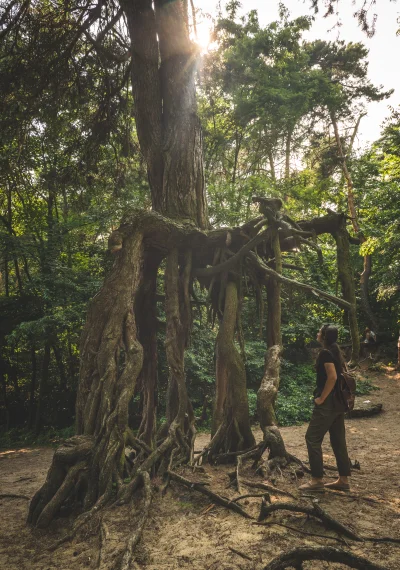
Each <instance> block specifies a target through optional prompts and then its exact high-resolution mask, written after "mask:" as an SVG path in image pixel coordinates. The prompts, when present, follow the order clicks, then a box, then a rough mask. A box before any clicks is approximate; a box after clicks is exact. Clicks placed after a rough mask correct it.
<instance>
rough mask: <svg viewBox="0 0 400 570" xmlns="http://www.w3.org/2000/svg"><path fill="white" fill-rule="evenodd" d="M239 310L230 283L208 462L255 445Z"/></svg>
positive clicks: (219, 338) (221, 330)
mask: <svg viewBox="0 0 400 570" xmlns="http://www.w3.org/2000/svg"><path fill="white" fill-rule="evenodd" d="M237 308H238V291H237V286H236V283H235V282H234V281H232V280H230V281H228V283H227V286H226V291H225V306H224V314H223V318H222V322H221V325H220V328H219V331H218V336H217V343H216V345H217V350H216V352H217V363H216V404H215V411H214V417H213V431H212V434H213V437H212V440H211V444H210V449H209V459H210V460H211V461H212V460H213V458H214V456H215V455H217V454H219V453H229V452H233V451H241V450H243V449H247V448H249V447H251V446H252V445H254V442H255V440H254V436H253V434H252V431H251V427H250V419H249V409H248V400H247V391H246V372H245V367H244V363H243V360H242V358H241V356H240V354H239V352H238V350H237V348H236V346H235V343H234V335H235V327H236V317H237Z"/></svg>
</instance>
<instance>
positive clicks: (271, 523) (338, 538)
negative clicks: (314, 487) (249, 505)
mask: <svg viewBox="0 0 400 570" xmlns="http://www.w3.org/2000/svg"><path fill="white" fill-rule="evenodd" d="M253 524H254V525H259V526H272V525H276V526H282V527H283V528H288V529H289V530H294V531H295V532H298V533H300V534H305V535H307V536H316V537H318V538H324V539H326V538H329V539H331V540H336V541H337V542H340V543H342V544H346V542H345V541H344V540H343V538H340V537H337V536H329V535H328V534H318V533H316V532H307V531H306V530H303V529H300V528H296V527H294V526H290V525H288V524H283V523H280V522H253Z"/></svg>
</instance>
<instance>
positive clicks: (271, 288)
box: [267, 231, 282, 348]
mask: <svg viewBox="0 0 400 570" xmlns="http://www.w3.org/2000/svg"><path fill="white" fill-rule="evenodd" d="M272 248H273V253H274V257H275V271H276V272H277V273H279V274H281V273H282V255H281V248H280V243H279V234H278V231H275V232H274V234H273V237H272ZM281 289H282V285H281V283H280V281H277V280H276V279H273V278H272V277H270V278H269V279H268V284H267V307H268V312H267V346H268V348H270V347H272V346H275V345H279V346H281V345H282V333H281V318H282V308H281Z"/></svg>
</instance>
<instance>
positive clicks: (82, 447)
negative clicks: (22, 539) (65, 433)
mask: <svg viewBox="0 0 400 570" xmlns="http://www.w3.org/2000/svg"><path fill="white" fill-rule="evenodd" d="M92 448H93V438H92V437H87V436H76V437H72V438H71V439H68V440H67V441H66V442H65V443H64V444H63V445H61V446H60V447H59V448H58V449H57V450H56V452H55V453H54V457H53V461H52V464H51V467H50V469H49V472H48V474H47V478H46V481H45V483H44V485H43V486H42V487H41V488H40V489H39V491H37V492H36V494H35V495H34V496H33V498H32V501H31V504H30V506H29V513H28V522H29V523H31V524H33V525H36V526H37V527H38V528H45V527H46V526H48V525H49V524H50V522H51V521H52V519H53V518H54V516H55V515H56V514H57V513H58V512H59V510H60V508H61V506H62V505H63V503H64V502H65V500H66V499H67V498H68V497H70V496H71V495H74V494H75V495H79V491H80V486H81V485H83V484H84V477H82V475H84V474H86V473H87V471H88V466H89V461H90V455H91V453H92Z"/></svg>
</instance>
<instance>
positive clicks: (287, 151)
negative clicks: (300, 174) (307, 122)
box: [285, 128, 293, 198]
mask: <svg viewBox="0 0 400 570" xmlns="http://www.w3.org/2000/svg"><path fill="white" fill-rule="evenodd" d="M292 134H293V129H292V128H290V129H288V132H287V136H286V144H285V180H289V178H290V152H291V144H292ZM286 198H287V197H286Z"/></svg>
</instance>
